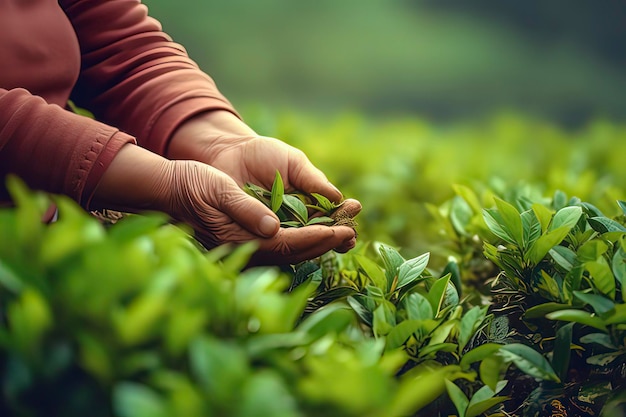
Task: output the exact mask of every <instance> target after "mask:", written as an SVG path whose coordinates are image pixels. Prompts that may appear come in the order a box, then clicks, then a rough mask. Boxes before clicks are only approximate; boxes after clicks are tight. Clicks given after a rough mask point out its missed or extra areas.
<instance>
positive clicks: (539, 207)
mask: <svg viewBox="0 0 626 417" xmlns="http://www.w3.org/2000/svg"><path fill="white" fill-rule="evenodd" d="M532 210H533V212H534V213H535V217H536V218H537V220H539V223H540V224H541V232H542V233H544V232H546V231H547V230H548V226H549V225H550V221H551V220H552V210H550V209H549V208H547V207H546V206H544V205H543V204H539V203H535V204H533V205H532Z"/></svg>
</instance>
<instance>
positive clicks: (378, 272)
mask: <svg viewBox="0 0 626 417" xmlns="http://www.w3.org/2000/svg"><path fill="white" fill-rule="evenodd" d="M352 258H353V259H354V260H355V261H356V263H357V264H358V265H359V268H360V269H361V270H362V271H363V272H364V273H365V275H367V277H368V278H369V279H370V280H371V281H372V284H374V286H376V287H378V288H380V289H386V288H387V278H386V277H385V271H383V269H382V268H381V267H380V265H378V264H377V263H376V262H374V261H373V260H371V259H370V258H368V257H367V256H364V255H361V254H354V255H352Z"/></svg>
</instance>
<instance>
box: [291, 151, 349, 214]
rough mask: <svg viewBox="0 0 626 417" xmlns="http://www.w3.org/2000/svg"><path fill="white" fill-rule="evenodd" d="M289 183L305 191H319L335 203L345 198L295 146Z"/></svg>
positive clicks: (292, 152)
mask: <svg viewBox="0 0 626 417" xmlns="http://www.w3.org/2000/svg"><path fill="white" fill-rule="evenodd" d="M289 158H290V160H289V168H290V169H289V183H290V184H291V186H292V187H294V188H296V189H298V190H301V191H304V192H305V193H308V194H311V193H318V194H321V195H323V196H324V197H326V198H328V199H329V200H330V201H333V202H335V203H338V202H340V201H341V200H342V199H343V195H342V194H341V191H339V190H338V189H337V187H335V186H334V185H333V184H332V183H331V182H330V181H328V178H326V175H324V173H323V172H322V171H320V170H319V169H318V168H316V167H315V166H314V165H313V164H312V163H311V161H309V159H308V158H307V157H306V155H305V154H304V153H303V152H302V151H300V150H298V149H295V148H291V150H290V152H289Z"/></svg>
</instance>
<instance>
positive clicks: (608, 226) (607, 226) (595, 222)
mask: <svg viewBox="0 0 626 417" xmlns="http://www.w3.org/2000/svg"><path fill="white" fill-rule="evenodd" d="M587 221H588V222H589V225H590V226H591V227H592V228H593V230H595V231H596V232H598V233H609V232H626V227H624V226H622V225H621V224H619V223H618V222H616V221H615V220H611V219H609V218H608V217H591V218H589V219H588V220H587Z"/></svg>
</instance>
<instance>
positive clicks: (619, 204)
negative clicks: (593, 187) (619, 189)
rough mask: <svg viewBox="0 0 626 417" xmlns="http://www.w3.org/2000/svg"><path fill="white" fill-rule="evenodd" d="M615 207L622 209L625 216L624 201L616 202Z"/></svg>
mask: <svg viewBox="0 0 626 417" xmlns="http://www.w3.org/2000/svg"><path fill="white" fill-rule="evenodd" d="M617 205H618V206H619V207H620V208H621V209H622V212H623V214H624V216H626V201H623V200H617Z"/></svg>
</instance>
